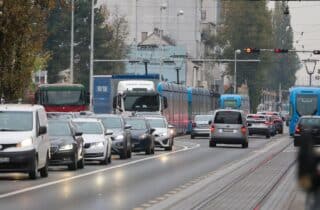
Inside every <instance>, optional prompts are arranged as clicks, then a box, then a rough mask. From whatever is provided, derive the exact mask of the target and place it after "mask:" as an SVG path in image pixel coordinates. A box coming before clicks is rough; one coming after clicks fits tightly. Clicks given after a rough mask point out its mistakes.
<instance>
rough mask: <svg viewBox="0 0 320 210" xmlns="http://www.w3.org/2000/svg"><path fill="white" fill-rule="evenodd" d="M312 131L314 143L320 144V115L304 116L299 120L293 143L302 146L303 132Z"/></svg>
mask: <svg viewBox="0 0 320 210" xmlns="http://www.w3.org/2000/svg"><path fill="white" fill-rule="evenodd" d="M303 133H311V134H312V135H313V137H314V140H315V142H314V144H316V145H320V116H302V117H300V119H299V121H298V122H297V125H296V128H295V131H294V140H293V145H294V146H295V147H297V146H300V144H301V141H303V138H301V134H303Z"/></svg>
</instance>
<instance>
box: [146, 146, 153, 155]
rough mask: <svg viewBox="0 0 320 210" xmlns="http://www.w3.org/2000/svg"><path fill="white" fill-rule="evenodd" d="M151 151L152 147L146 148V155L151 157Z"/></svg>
mask: <svg viewBox="0 0 320 210" xmlns="http://www.w3.org/2000/svg"><path fill="white" fill-rule="evenodd" d="M151 150H152V145H149V146H148V147H147V148H146V155H151Z"/></svg>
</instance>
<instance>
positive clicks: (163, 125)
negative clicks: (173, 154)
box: [145, 116, 174, 151]
mask: <svg viewBox="0 0 320 210" xmlns="http://www.w3.org/2000/svg"><path fill="white" fill-rule="evenodd" d="M145 118H146V119H147V121H148V122H149V124H150V127H151V128H154V129H155V131H154V132H153V135H154V137H155V146H156V147H161V148H164V149H165V150H168V151H171V150H172V146H173V143H174V142H173V139H174V133H173V126H172V125H169V124H168V122H167V120H166V118H165V117H163V116H152V117H145Z"/></svg>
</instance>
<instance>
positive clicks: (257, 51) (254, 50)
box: [243, 47, 260, 54]
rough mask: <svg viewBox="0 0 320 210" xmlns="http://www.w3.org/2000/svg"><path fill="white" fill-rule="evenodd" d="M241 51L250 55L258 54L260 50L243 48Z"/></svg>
mask: <svg viewBox="0 0 320 210" xmlns="http://www.w3.org/2000/svg"><path fill="white" fill-rule="evenodd" d="M243 51H244V52H245V53H248V54H250V53H259V52H260V49H257V48H250V47H247V48H244V49H243Z"/></svg>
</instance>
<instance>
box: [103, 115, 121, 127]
mask: <svg viewBox="0 0 320 210" xmlns="http://www.w3.org/2000/svg"><path fill="white" fill-rule="evenodd" d="M101 121H102V123H103V125H104V127H105V128H108V129H112V128H122V124H121V119H120V118H119V117H104V118H101Z"/></svg>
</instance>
